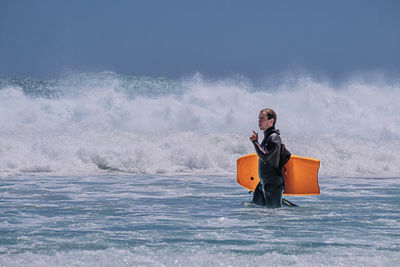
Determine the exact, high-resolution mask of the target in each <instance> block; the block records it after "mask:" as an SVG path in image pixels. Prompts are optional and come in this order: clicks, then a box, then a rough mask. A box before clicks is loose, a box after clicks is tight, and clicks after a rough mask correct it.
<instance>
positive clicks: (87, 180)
mask: <svg viewBox="0 0 400 267" xmlns="http://www.w3.org/2000/svg"><path fill="white" fill-rule="evenodd" d="M320 186H321V195H320V196H304V197H293V196H292V197H290V196H287V197H286V198H287V199H289V200H291V201H294V202H296V203H297V204H298V205H299V206H300V207H295V208H289V207H285V208H280V209H266V208H262V207H258V206H256V205H254V204H251V203H250V201H251V195H250V194H248V193H247V191H246V190H244V189H243V188H241V187H239V186H238V185H237V184H236V181H235V177H234V176H233V175H204V174H202V175H191V174H187V175H183V174H182V175H134V174H132V175H127V174H111V173H110V174H102V175H78V176H74V175H70V176H53V175H11V176H8V177H3V178H2V182H1V186H0V194H1V209H0V220H1V224H0V266H171V265H173V266H187V265H201V266H258V265H261V266H271V265H296V266H321V265H336V266H337V265H339V266H355V265H358V266H360V265H361V266H398V264H399V262H400V243H399V240H400V213H399V203H400V178H337V177H336V178H335V177H321V178H320Z"/></svg>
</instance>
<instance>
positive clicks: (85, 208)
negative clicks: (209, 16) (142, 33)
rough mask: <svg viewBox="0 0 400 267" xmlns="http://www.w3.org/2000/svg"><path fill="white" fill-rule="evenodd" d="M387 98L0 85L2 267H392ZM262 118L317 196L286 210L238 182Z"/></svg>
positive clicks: (397, 228) (303, 89)
mask: <svg viewBox="0 0 400 267" xmlns="http://www.w3.org/2000/svg"><path fill="white" fill-rule="evenodd" d="M399 87H400V86H399V84H398V83H395V82H391V83H388V82H382V81H377V80H374V81H373V82H371V81H364V80H360V79H354V80H349V81H348V82H347V83H343V84H341V85H340V86H333V85H331V84H330V83H327V82H321V81H315V80H313V79H310V78H307V77H306V78H300V79H298V80H296V81H290V82H288V83H281V84H279V85H278V86H267V85H264V86H260V85H257V86H255V85H253V84H251V82H249V81H247V80H243V79H231V80H224V81H218V80H217V81H210V80H206V79H204V78H202V77H201V76H200V75H195V76H193V77H189V78H187V79H182V80H167V79H161V78H160V79H155V78H148V77H135V76H124V75H118V74H115V73H110V72H105V73H86V74H78V75H72V76H68V77H64V78H60V79H56V80H39V79H33V78H11V77H3V78H0V124H1V128H0V266H164V265H167V266H170V265H177V266H179V265H181V266H184V265H185V266H186V265H188V264H193V265H201V266H222V265H223V266H226V265H231V266H246V265H264V266H265V265H288V264H291V265H298V266H318V265H344V266H353V265H366V266H376V265H379V266H389V265H392V266H395V265H398V264H399V262H400V247H399V242H398V240H399V237H400V223H399V221H400V215H399V214H400V213H399V203H400V197H399V195H400V194H399V193H400V178H399V173H400V165H399V164H398V163H399V162H400V154H399V153H398V151H399V149H400V141H399V140H400V111H399V109H398V108H397V105H398V102H399V101H400V90H399ZM266 107H271V108H274V109H275V110H276V111H277V113H278V124H277V126H278V128H280V130H281V133H282V139H283V141H284V143H285V144H286V147H287V148H288V149H289V150H290V151H291V152H292V153H293V154H296V155H301V156H309V157H315V158H319V159H320V160H321V168H320V180H319V182H320V187H321V195H319V196H302V197H300V196H291V197H290V196H287V198H288V199H289V200H291V201H293V202H295V203H297V204H298V205H299V206H300V207H296V208H288V207H285V208H281V209H266V208H262V207H258V206H255V205H253V204H251V203H250V201H251V194H248V192H247V191H246V190H245V189H244V188H242V187H240V186H239V185H238V184H237V183H236V173H235V171H236V159H237V158H238V157H240V156H242V155H245V154H247V153H252V152H253V151H254V150H253V147H252V144H251V142H250V141H249V136H250V135H251V133H252V130H257V118H258V112H259V110H260V109H262V108H266ZM260 136H262V134H261V133H260Z"/></svg>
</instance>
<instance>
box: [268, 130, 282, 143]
mask: <svg viewBox="0 0 400 267" xmlns="http://www.w3.org/2000/svg"><path fill="white" fill-rule="evenodd" d="M267 141H270V142H274V143H282V139H281V136H280V135H279V134H277V133H275V132H274V133H272V134H271V135H270V136H268V140H267Z"/></svg>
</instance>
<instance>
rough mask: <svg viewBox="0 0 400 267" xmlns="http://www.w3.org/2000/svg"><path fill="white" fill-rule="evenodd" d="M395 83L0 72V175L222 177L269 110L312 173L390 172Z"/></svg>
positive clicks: (399, 131)
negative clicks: (316, 167)
mask: <svg viewBox="0 0 400 267" xmlns="http://www.w3.org/2000/svg"><path fill="white" fill-rule="evenodd" d="M399 87H400V86H399V84H398V83H397V84H378V83H375V84H373V83H365V82H363V81H360V80H354V81H349V83H348V84H346V85H342V86H341V88H333V87H332V86H330V85H329V83H328V82H316V81H313V80H312V79H311V78H299V79H297V81H296V82H293V81H292V82H290V83H282V84H280V85H279V86H277V87H272V88H271V87H262V86H258V87H256V86H252V85H251V83H249V82H248V81H246V80H239V81H238V80H225V81H207V80H205V79H203V78H201V76H200V75H194V76H193V77H191V78H187V79H182V80H179V81H175V80H167V79H155V78H147V77H135V76H123V75H118V74H115V73H109V72H105V73H89V74H79V75H75V76H70V77H66V78H63V79H58V80H37V79H31V78H24V79H16V78H2V79H1V80H0V123H1V125H2V127H1V129H0V171H1V173H32V172H49V173H59V174H64V173H67V174H71V173H93V172H94V173H97V172H101V171H102V170H115V171H121V172H129V173H148V174H154V173H180V172H193V171H195V172H197V171H200V172H202V173H204V172H208V173H216V172H218V173H219V172H224V173H225V172H228V173H233V172H235V160H236V159H237V158H238V157H240V156H242V155H244V154H247V153H251V152H253V147H252V144H251V143H250V142H249V141H248V136H250V135H251V133H252V130H257V131H259V129H258V127H257V116H258V112H259V111H260V110H261V109H263V108H266V107H271V108H273V109H275V110H276V111H277V113H278V122H277V127H278V128H279V129H280V131H281V133H282V138H283V141H284V142H285V144H286V146H287V147H288V148H289V149H290V151H291V152H292V153H293V154H296V155H301V156H308V157H315V158H319V159H321V169H320V174H321V175H329V176H363V177H374V176H380V177H393V176H398V174H399V173H400V165H399V164H397V163H398V162H399V160H400V155H399V153H398V151H399V148H400V142H399V140H400V139H399V137H400V111H399V109H398V108H397V105H398V102H399V101H400V90H399Z"/></svg>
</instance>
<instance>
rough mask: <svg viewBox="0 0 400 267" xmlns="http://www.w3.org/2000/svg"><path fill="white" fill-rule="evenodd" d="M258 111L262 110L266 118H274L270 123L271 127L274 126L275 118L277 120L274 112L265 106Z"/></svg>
mask: <svg viewBox="0 0 400 267" xmlns="http://www.w3.org/2000/svg"><path fill="white" fill-rule="evenodd" d="M260 112H263V113H264V114H265V115H267V117H268V120H270V119H274V124H273V125H272V127H274V128H275V124H276V120H277V116H276V112H275V111H274V110H273V109H271V108H265V109H263V110H261V111H260Z"/></svg>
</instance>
